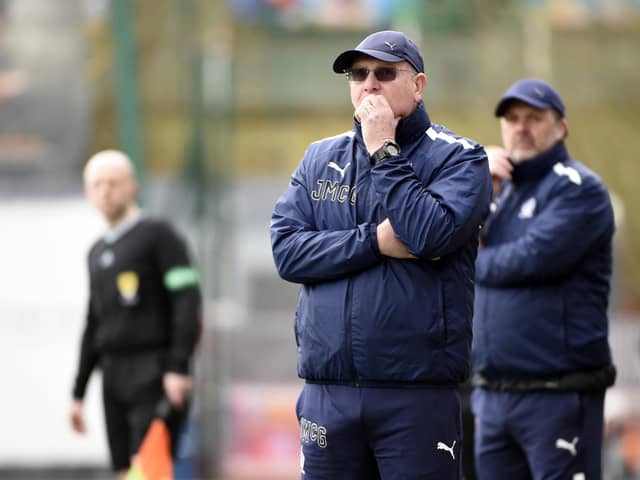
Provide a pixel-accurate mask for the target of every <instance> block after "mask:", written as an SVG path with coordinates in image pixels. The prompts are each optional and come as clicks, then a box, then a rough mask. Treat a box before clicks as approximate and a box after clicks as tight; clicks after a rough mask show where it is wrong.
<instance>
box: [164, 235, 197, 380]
mask: <svg viewBox="0 0 640 480" xmlns="http://www.w3.org/2000/svg"><path fill="white" fill-rule="evenodd" d="M156 255H157V261H158V264H159V269H160V271H161V272H162V275H163V283H164V288H165V289H166V290H167V292H168V294H169V298H170V301H171V340H170V347H169V358H168V361H167V370H168V371H171V372H177V373H182V374H187V373H188V372H189V361H190V358H191V356H192V354H193V351H194V349H195V346H196V343H197V340H198V337H199V333H200V329H201V298H200V288H199V275H198V272H197V270H196V269H195V268H194V267H193V266H192V265H191V262H190V261H189V256H188V252H187V247H186V244H185V242H184V240H183V239H182V238H181V237H179V236H178V234H177V233H176V232H175V231H174V230H173V229H172V228H171V227H170V226H169V225H163V228H160V229H159V232H158V239H157V242H156Z"/></svg>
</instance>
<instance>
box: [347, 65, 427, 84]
mask: <svg viewBox="0 0 640 480" xmlns="http://www.w3.org/2000/svg"><path fill="white" fill-rule="evenodd" d="M371 71H372V70H369V69H368V68H365V67H361V68H348V69H346V70H345V71H344V73H345V74H346V76H347V80H349V81H350V82H364V81H365V80H366V79H367V77H368V76H369V73H371ZM398 72H412V73H415V72H413V70H408V69H401V68H395V67H378V68H376V69H375V70H373V74H374V75H375V76H376V80H378V81H379V82H392V81H393V80H395V79H396V77H397V76H398Z"/></svg>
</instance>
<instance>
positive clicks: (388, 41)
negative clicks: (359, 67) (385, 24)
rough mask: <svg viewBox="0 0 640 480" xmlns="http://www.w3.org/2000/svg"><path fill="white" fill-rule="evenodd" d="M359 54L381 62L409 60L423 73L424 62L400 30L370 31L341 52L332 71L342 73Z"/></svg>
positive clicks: (416, 48) (414, 46)
mask: <svg viewBox="0 0 640 480" xmlns="http://www.w3.org/2000/svg"><path fill="white" fill-rule="evenodd" d="M359 55H368V56H370V57H373V58H375V59H378V60H382V61H383V62H392V63H396V62H402V61H407V62H409V63H410V64H411V65H412V66H413V68H415V69H416V70H417V71H418V72H421V73H424V62H423V61H422V56H421V55H420V51H419V50H418V47H417V46H416V44H415V43H413V41H412V40H411V39H410V38H409V37H407V36H406V35H405V34H404V33H402V32H394V31H392V30H383V31H381V32H376V33H372V34H371V35H369V36H368V37H367V38H365V39H364V40H362V42H360V43H359V44H358V46H356V48H354V49H352V50H347V51H345V52H342V53H341V54H340V55H338V57H337V58H336V59H335V61H334V62H333V71H334V72H336V73H343V72H345V71H346V70H347V69H348V68H350V67H351V65H353V61H354V60H355V59H356V57H358V56H359Z"/></svg>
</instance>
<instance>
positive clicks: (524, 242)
mask: <svg viewBox="0 0 640 480" xmlns="http://www.w3.org/2000/svg"><path fill="white" fill-rule="evenodd" d="M552 195H553V199H551V200H550V201H549V202H548V203H547V204H546V205H545V208H544V210H542V211H540V212H538V214H537V216H536V217H535V219H534V220H533V221H532V222H531V225H530V227H529V228H528V229H527V232H526V233H525V234H524V235H523V236H522V237H520V238H518V239H517V240H514V241H512V242H507V243H502V244H498V245H491V246H487V247H484V248H482V249H481V250H480V251H479V252H478V258H477V261H476V281H477V282H478V283H482V284H487V285H493V286H509V285H513V284H519V283H523V282H534V281H540V280H548V279H551V278H556V277H561V276H563V275H566V274H568V273H570V272H571V271H572V270H573V269H574V268H575V266H576V265H577V264H578V263H579V262H580V259H581V258H583V257H584V256H585V255H588V254H589V252H590V250H591V249H593V248H594V247H596V246H598V245H604V244H605V242H610V240H611V236H612V235H613V231H614V220H613V210H612V207H611V202H610V199H609V195H608V193H607V191H606V190H605V188H604V187H603V185H602V184H601V183H600V182H599V181H595V179H591V181H589V182H582V183H581V184H579V185H578V184H576V183H573V182H571V181H569V180H568V179H567V178H562V179H561V181H560V182H558V184H557V185H556V186H555V188H554V191H552Z"/></svg>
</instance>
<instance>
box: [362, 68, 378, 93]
mask: <svg viewBox="0 0 640 480" xmlns="http://www.w3.org/2000/svg"><path fill="white" fill-rule="evenodd" d="M379 88H380V82H379V81H378V79H377V78H376V74H375V72H374V71H373V70H371V71H370V72H369V75H367V78H365V80H364V89H365V90H366V91H371V90H378V89H379Z"/></svg>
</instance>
